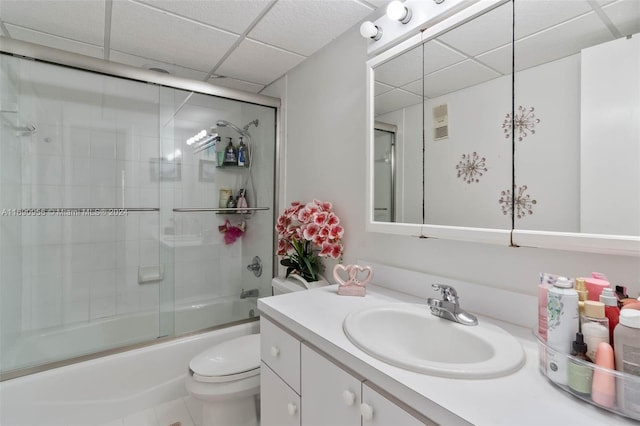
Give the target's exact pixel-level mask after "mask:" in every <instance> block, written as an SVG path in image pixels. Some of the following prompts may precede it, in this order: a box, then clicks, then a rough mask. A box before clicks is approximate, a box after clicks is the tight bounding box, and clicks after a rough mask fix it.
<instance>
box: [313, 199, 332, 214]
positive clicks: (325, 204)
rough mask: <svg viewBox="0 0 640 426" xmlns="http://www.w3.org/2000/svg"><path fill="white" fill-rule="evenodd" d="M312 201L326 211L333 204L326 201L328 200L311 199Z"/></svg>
mask: <svg viewBox="0 0 640 426" xmlns="http://www.w3.org/2000/svg"><path fill="white" fill-rule="evenodd" d="M313 203H314V204H316V205H317V206H319V207H320V208H321V209H322V210H324V211H326V212H328V211H329V210H331V208H332V207H333V205H332V204H331V203H330V202H328V201H320V200H317V199H315V198H314V199H313Z"/></svg>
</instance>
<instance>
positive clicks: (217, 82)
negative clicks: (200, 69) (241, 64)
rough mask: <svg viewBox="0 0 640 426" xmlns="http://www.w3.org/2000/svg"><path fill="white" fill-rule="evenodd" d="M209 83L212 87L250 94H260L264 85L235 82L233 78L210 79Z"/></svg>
mask: <svg viewBox="0 0 640 426" xmlns="http://www.w3.org/2000/svg"><path fill="white" fill-rule="evenodd" d="M209 83H211V84H213V85H214V86H220V87H226V88H229V89H236V90H243V91H245V92H250V93H260V91H261V90H262V89H264V84H255V83H251V82H248V81H242V80H237V79H235V78H229V77H227V78H211V79H209Z"/></svg>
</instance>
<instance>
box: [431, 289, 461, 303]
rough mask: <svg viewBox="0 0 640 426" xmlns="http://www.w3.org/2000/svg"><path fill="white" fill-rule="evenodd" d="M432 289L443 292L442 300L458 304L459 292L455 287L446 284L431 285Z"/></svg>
mask: <svg viewBox="0 0 640 426" xmlns="http://www.w3.org/2000/svg"><path fill="white" fill-rule="evenodd" d="M431 287H432V288H433V289H434V290H435V291H441V292H442V298H443V299H444V300H446V301H447V302H452V303H458V292H457V291H456V289H455V288H454V287H452V286H450V285H446V284H431Z"/></svg>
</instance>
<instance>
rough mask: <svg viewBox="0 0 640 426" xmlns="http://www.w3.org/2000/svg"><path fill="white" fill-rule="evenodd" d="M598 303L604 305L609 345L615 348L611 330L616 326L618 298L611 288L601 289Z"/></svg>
mask: <svg viewBox="0 0 640 426" xmlns="http://www.w3.org/2000/svg"><path fill="white" fill-rule="evenodd" d="M600 302H602V303H604V316H605V317H607V319H608V320H609V343H610V344H611V346H613V347H614V348H615V347H616V345H615V342H614V341H613V330H614V329H615V328H616V325H618V318H619V317H620V308H619V307H618V298H617V297H616V294H615V293H614V291H613V289H612V288H604V289H602V293H600Z"/></svg>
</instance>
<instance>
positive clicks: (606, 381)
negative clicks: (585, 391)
mask: <svg viewBox="0 0 640 426" xmlns="http://www.w3.org/2000/svg"><path fill="white" fill-rule="evenodd" d="M587 345H588V344H587ZM595 363H596V365H597V367H595V368H594V369H593V379H592V381H591V399H592V400H593V402H595V403H596V404H600V405H602V406H603V407H608V408H613V406H614V405H615V402H616V378H615V375H614V373H613V366H614V358H613V348H612V347H611V345H610V344H608V343H606V342H601V343H600V344H599V345H598V349H597V350H596V360H595ZM598 367H600V368H598Z"/></svg>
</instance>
